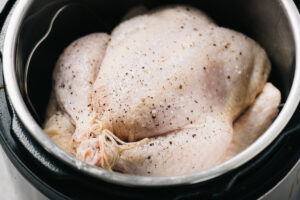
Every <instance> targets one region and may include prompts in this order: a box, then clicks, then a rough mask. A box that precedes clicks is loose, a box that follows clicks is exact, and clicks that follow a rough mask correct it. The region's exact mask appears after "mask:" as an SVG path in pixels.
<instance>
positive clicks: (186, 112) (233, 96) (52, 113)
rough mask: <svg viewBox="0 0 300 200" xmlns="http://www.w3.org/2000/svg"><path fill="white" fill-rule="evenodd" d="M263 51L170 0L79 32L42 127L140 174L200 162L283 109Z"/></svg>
mask: <svg viewBox="0 0 300 200" xmlns="http://www.w3.org/2000/svg"><path fill="white" fill-rule="evenodd" d="M270 69H271V67H270V62H269V60H268V58H267V55H266V53H265V51H264V50H263V49H262V48H261V47H260V46H259V45H258V44H257V43H255V42H254V41H253V40H251V39H249V38H248V37H246V36H245V35H243V34H241V33H237V32H235V31H232V30H229V29H226V28H221V27H218V26H217V25H216V24H215V23H214V22H213V21H212V20H211V19H210V18H209V17H207V16H206V15H205V14H204V13H202V12H200V11H199V10H196V9H194V8H191V7H187V6H173V7H164V8H161V9H158V10H155V11H151V12H148V13H147V14H143V15H139V16H135V17H132V18H131V19H128V20H127V21H124V22H122V23H121V24H120V25H119V26H117V27H116V28H115V29H114V30H113V32H112V34H111V35H110V36H109V35H107V34H105V33H96V34H91V35H88V36H85V37H83V38H80V39H78V40H77V41H75V42H73V43H72V44H71V45H70V46H69V47H68V48H67V49H66V50H65V51H64V52H63V54H62V55H61V57H60V58H59V60H58V62H57V64H56V67H55V70H54V73H53V80H54V82H53V92H52V96H51V100H50V103H49V106H48V111H47V120H46V123H45V129H44V130H45V132H46V133H47V134H48V135H49V136H50V137H51V138H52V139H53V140H54V141H55V142H56V143H57V144H58V145H60V146H61V147H62V148H63V149H65V150H66V151H68V152H69V153H71V154H73V155H75V156H77V157H78V158H79V159H81V160H83V161H86V162H88V163H90V164H93V165H97V166H100V167H103V168H105V169H108V170H116V171H119V172H123V173H130V174H135V175H143V176H175V175H183V174H187V173H191V172H196V171H200V170H203V169H206V168H209V167H212V166H214V165H217V164H219V163H221V162H223V161H225V160H227V159H229V158H231V157H232V156H235V155H236V154H238V153H239V152H241V151H242V150H244V149H245V148H247V147H248V146H249V145H250V144H251V143H253V142H254V141H255V140H256V139H257V138H258V137H259V136H260V135H261V134H262V133H263V132H264V131H265V130H266V129H267V128H268V126H269V125H270V124H271V123H272V121H273V119H274V118H275V117H276V115H277V112H278V105H279V103H280V92H279V91H278V90H277V89H276V88H275V87H274V86H273V85H272V84H271V83H266V81H267V78H268V76H269V73H270Z"/></svg>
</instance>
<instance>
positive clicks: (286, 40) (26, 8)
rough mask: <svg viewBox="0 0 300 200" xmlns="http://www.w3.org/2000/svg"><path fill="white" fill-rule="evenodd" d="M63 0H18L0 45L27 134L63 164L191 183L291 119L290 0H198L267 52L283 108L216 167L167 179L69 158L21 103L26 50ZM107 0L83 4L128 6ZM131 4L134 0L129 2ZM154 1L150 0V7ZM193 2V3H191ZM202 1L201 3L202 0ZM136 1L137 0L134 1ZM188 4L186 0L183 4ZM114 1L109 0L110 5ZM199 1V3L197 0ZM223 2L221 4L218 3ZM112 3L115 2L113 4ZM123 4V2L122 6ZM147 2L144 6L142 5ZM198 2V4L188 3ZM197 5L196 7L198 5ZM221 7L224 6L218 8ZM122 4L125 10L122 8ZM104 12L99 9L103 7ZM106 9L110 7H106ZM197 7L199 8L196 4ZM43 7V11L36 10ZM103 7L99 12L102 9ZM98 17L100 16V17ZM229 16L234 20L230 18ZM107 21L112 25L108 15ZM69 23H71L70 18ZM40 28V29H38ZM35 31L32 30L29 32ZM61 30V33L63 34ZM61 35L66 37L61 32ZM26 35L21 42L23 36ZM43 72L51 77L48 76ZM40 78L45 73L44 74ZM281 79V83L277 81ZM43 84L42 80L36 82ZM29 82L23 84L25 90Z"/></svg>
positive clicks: (145, 180) (293, 13)
mask: <svg viewBox="0 0 300 200" xmlns="http://www.w3.org/2000/svg"><path fill="white" fill-rule="evenodd" d="M65 2H66V1H63V0H61V1H59V0H52V1H45V0H44V1H34V0H22V1H19V3H18V5H17V6H16V8H15V11H14V13H13V16H12V18H11V21H10V23H9V26H8V29H7V34H6V38H5V44H4V48H3V64H4V77H5V83H6V86H7V88H8V95H9V98H10V100H11V102H12V104H13V107H14V108H15V110H16V112H17V114H18V116H19V117H20V119H21V121H22V122H23V123H24V125H25V127H26V128H27V129H28V130H29V131H30V132H31V134H32V135H33V136H34V138H35V139H36V140H37V141H38V142H39V143H40V144H41V145H42V146H43V147H44V148H45V149H46V150H48V151H49V152H50V153H51V154H53V155H54V156H56V157H58V158H59V159H61V160H63V161H64V162H65V163H67V164H69V165H70V166H73V167H74V168H77V169H80V170H82V171H84V172H86V173H88V174H91V175H93V176H95V177H98V178H99V179H102V180H105V181H108V182H112V183H118V184H123V185H131V186H137V185H138V186H141V185H143V186H158V185H179V184H192V183H197V182H201V181H205V180H208V179H211V178H213V177H216V176H219V175H221V174H224V173H226V172H228V171H230V170H232V169H235V168H237V167H239V166H241V165H242V164H244V163H246V162H247V161H249V160H250V159H251V158H253V157H255V156H256V155H257V154H258V153H260V152H261V151H262V150H263V149H265V148H266V147H267V146H268V145H269V144H270V143H271V142H272V141H273V140H274V139H275V138H276V137H277V136H278V135H279V134H280V132H281V131H282V129H283V128H284V127H285V125H286V124H287V122H288V121H289V119H290V118H291V117H292V115H293V113H294V111H295V109H296V107H297V105H298V104H299V99H300V90H299V88H300V62H299V59H300V18H299V14H298V11H297V8H296V7H295V5H294V3H293V1H292V0H265V1H260V0H249V1H239V0H232V1H226V5H225V3H222V2H220V1H203V2H206V3H203V5H202V6H204V7H203V9H204V10H205V8H210V7H213V6H214V5H216V2H217V3H220V4H222V6H219V7H221V8H222V9H219V10H217V11H218V12H213V11H212V10H210V9H208V10H207V11H210V12H212V13H209V14H210V15H211V16H212V17H213V18H216V20H217V22H219V21H220V22H221V20H219V21H218V19H223V20H224V22H222V23H223V24H221V25H223V26H230V27H232V28H233V29H239V31H242V32H244V33H245V34H247V35H249V36H250V37H252V38H254V39H255V40H256V41H258V42H259V43H260V44H261V45H262V46H263V47H264V48H265V49H266V51H267V52H268V54H269V56H270V58H271V61H272V63H273V69H274V71H275V72H277V74H279V75H280V76H275V77H273V78H274V79H275V80H276V81H278V82H276V83H277V85H278V86H279V88H280V89H281V92H282V94H283V98H284V101H285V102H284V103H285V105H284V107H283V108H282V110H281V112H280V114H279V116H278V117H277V119H276V120H275V121H274V123H273V124H272V126H271V127H270V128H269V129H268V130H267V131H266V132H265V133H264V135H263V136H262V137H260V138H259V139H258V140H257V141H256V142H255V143H254V144H252V145H251V146H250V147H249V148H247V149H246V150H245V151H244V152H242V153H240V154H239V155H237V156H236V157H234V158H232V159H230V160H228V161H227V162H225V163H222V164H220V165H218V166H216V167H213V168H210V169H207V170H204V171H201V172H198V173H194V174H190V175H185V176H177V177H168V178H149V177H137V176H131V175H124V174H119V173H115V172H108V171H105V170H103V169H100V168H96V167H93V166H90V165H88V164H86V163H83V162H81V161H79V160H77V159H76V158H74V157H72V156H70V155H69V154H67V153H66V152H64V151H63V150H62V149H60V148H59V147H58V146H57V145H55V144H54V143H53V142H52V141H51V140H50V139H49V138H48V137H47V136H46V135H45V134H44V133H43V131H42V129H41V127H40V126H39V125H38V124H37V123H36V121H35V120H34V119H33V117H32V115H31V113H30V112H29V110H28V109H27V107H26V104H25V101H24V99H23V97H24V96H22V95H24V85H23V83H24V81H23V80H24V68H25V65H24V64H25V63H26V60H27V58H28V56H29V53H30V52H31V50H32V49H33V47H34V44H36V43H37V42H38V40H39V39H40V38H41V37H42V35H43V34H44V33H45V30H47V26H48V25H49V21H51V18H52V16H53V15H54V13H55V12H56V11H57V10H58V9H59V8H60V7H61V5H64V4H65ZM105 2H106V1H95V0H87V1H85V2H84V3H85V5H86V6H89V7H90V9H92V10H93V9H94V10H98V11H97V13H99V15H100V13H112V12H113V9H125V8H126V5H127V4H124V3H123V4H122V3H120V5H119V6H118V7H116V8H113V7H112V6H110V7H105V5H107V4H108V3H107V2H106V4H105ZM132 2H135V1H132ZM154 2H156V3H157V2H158V1H153V2H152V1H151V3H153V5H155V3H154ZM192 2H194V3H195V1H192ZM201 2H202V1H201ZM137 3H138V1H136V4H137ZM185 3H187V2H185ZM112 4H113V3H112ZM199 4H200V3H199ZM223 4H224V5H223ZM114 5H115V4H114ZM127 6H128V5H127ZM146 6H147V5H146ZM193 6H197V5H193ZM200 6H201V5H199V6H198V7H200ZM223 6H225V7H223ZM123 7H124V8H123ZM104 8H105V9H107V10H103V9H104ZM109 9H111V10H109ZM201 9H202V7H201ZM41 10H43V11H44V12H40V11H41ZM101 11H103V12H101ZM99 17H101V16H99ZM233 19H234V20H233ZM111 21H112V22H111V23H113V24H114V23H116V21H114V19H111ZM70 23H71V22H70ZM37 27H39V28H37ZM33 29H34V30H35V34H32V30H33ZM63 34H64V33H61V37H62V38H63V36H64V35H63ZM65 37H66V36H65ZM24 38H26V40H25V39H24ZM48 76H51V75H50V74H48ZM43 78H44V77H43ZM280 79H282V80H281V81H279V80H280ZM41 84H45V83H41ZM29 87H30V85H28V88H29Z"/></svg>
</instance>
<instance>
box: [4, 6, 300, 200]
mask: <svg viewBox="0 0 300 200" xmlns="http://www.w3.org/2000/svg"><path fill="white" fill-rule="evenodd" d="M75 4H76V5H80V6H77V7H76V9H72V10H66V11H65V12H64V13H63V14H61V13H60V10H61V9H62V8H65V7H66V6H69V5H75ZM169 4H185V5H191V6H194V7H197V8H199V9H201V10H204V11H205V12H206V13H207V14H208V15H209V16H211V17H212V18H213V19H214V20H215V21H216V22H217V24H219V25H221V26H224V27H229V28H231V29H234V30H237V31H240V32H242V33H244V34H246V35H248V36H249V37H251V38H253V39H255V40H256V41H257V42H258V43H259V44H260V45H262V46H263V47H264V49H265V50H266V52H267V54H268V55H269V57H270V60H271V63H272V72H271V76H270V81H271V82H272V83H273V84H274V85H275V86H276V87H277V88H279V89H280V91H281V94H282V104H281V107H280V112H279V114H278V116H277V118H276V119H275V120H274V122H273V123H272V125H271V126H270V127H269V128H268V130H267V131H265V133H264V134H263V135H262V136H261V137H260V138H258V139H257V141H255V142H254V143H253V144H252V145H251V146H250V147H248V148H247V149H246V150H244V151H243V152H242V153H240V154H238V155H237V156H235V157H234V158H232V159H230V160H228V161H226V162H224V163H222V164H220V165H218V166H215V167H212V168H210V169H206V170H203V171H200V172H197V173H192V174H188V175H184V176H174V177H140V176H134V175H127V174H121V173H117V172H109V171H106V170H103V169H101V168H97V167H94V166H91V165H88V164H86V163H84V162H82V161H80V160H78V159H76V158H74V157H72V156H71V155H69V154H68V153H66V152H65V151H63V150H62V149H61V148H59V147H58V146H57V145H56V144H55V143H54V142H52V141H51V140H50V139H49V138H48V136H47V135H46V134H44V132H43V131H42V123H43V118H44V115H45V109H46V106H47V103H48V100H49V96H50V91H51V76H52V70H53V68H54V65H55V62H56V60H57V58H58V56H59V54H60V53H61V52H62V51H63V49H64V48H65V47H66V46H67V45H68V44H70V43H71V42H72V41H73V40H75V39H77V38H79V37H81V36H83V35H86V34H89V33H92V32H110V31H111V30H112V29H113V27H115V26H116V25H117V24H118V23H119V22H120V21H121V19H122V18H123V16H124V15H125V13H126V12H128V10H130V9H131V8H134V7H136V6H143V7H145V8H147V9H152V8H156V7H159V6H162V5H169ZM297 6H298V7H299V6H300V1H292V0H247V1H240V0H226V1H218V0H210V1H208V0H186V1H180V0H151V1H149V0H110V1H106V0H85V1H80V0H17V1H14V0H8V1H7V3H6V5H5V7H4V9H3V10H2V11H1V14H0V27H1V29H2V31H1V36H0V51H1V62H0V69H1V70H0V73H1V74H0V84H1V85H3V86H4V88H2V89H0V116H1V117H0V143H1V146H2V148H3V150H4V154H3V155H4V157H5V158H6V160H7V164H8V165H9V166H10V167H9V168H10V169H11V171H12V173H17V174H19V176H18V177H19V178H18V181H16V182H21V183H22V184H23V186H22V184H18V187H19V188H20V190H21V189H22V188H26V187H25V185H26V184H31V185H32V186H34V188H35V189H34V190H32V192H29V193H28V192H27V193H26V194H25V192H24V196H23V197H24V199H26V195H27V198H28V199H33V197H32V195H36V197H37V199H41V198H42V196H43V198H46V197H47V198H50V199H178V200H179V199H258V198H261V199H300V161H299V158H300V107H299V100H300V14H299V11H298V9H297ZM299 8H300V7H299ZM87 12H90V13H89V14H88V13H87ZM91 13H92V17H91ZM58 18H59V20H58ZM42 38H44V40H43V43H41V39H42ZM37 44H40V45H39V46H38V48H39V51H38V53H35V54H34V56H33V55H32V52H33V51H34V49H35V48H37ZM29 59H30V68H28V62H29ZM25 76H28V77H26V78H25ZM27 79H28V81H25V80H27ZM34 193H35V194H34ZM30 195H31V196H30Z"/></svg>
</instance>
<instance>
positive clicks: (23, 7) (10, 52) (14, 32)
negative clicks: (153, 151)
mask: <svg viewBox="0 0 300 200" xmlns="http://www.w3.org/2000/svg"><path fill="white" fill-rule="evenodd" d="M33 1H34V0H22V1H18V2H17V5H16V7H15V9H14V11H13V13H12V17H11V19H10V21H9V23H8V28H7V32H6V34H5V40H4V46H3V74H4V81H5V87H6V91H7V93H8V96H9V99H10V101H11V103H12V105H13V107H14V109H15V111H16V113H17V115H18V117H19V118H20V120H21V121H22V123H23V124H24V126H25V127H26V129H27V130H28V131H29V132H30V133H31V135H32V136H33V137H34V138H35V139H36V140H37V141H38V142H39V144H40V145H41V146H43V147H44V149H45V150H46V151H47V152H49V153H50V154H51V155H53V156H55V157H57V158H58V159H60V160H62V161H64V162H65V163H66V164H68V165H69V166H72V167H73V168H75V169H77V170H81V171H83V172H85V173H87V174H89V175H92V176H94V177H96V178H99V179H101V180H103V181H106V182H110V183H114V184H120V185H125V186H144V187H150V186H151V187H153V186H172V185H186V184H194V183H199V182H203V181H206V180H209V179H212V178H215V177H217V176H220V175H222V174H225V173H227V172H229V171H231V170H233V169H236V168H238V167H240V166H241V165H243V164H245V163H246V162H248V161H249V160H251V159H252V158H254V157H255V156H256V155H258V154H259V153H260V152H262V151H263V150H264V149H265V148H266V147H267V146H268V145H270V144H271V143H272V141H274V139H275V138H276V137H277V136H278V135H279V134H280V133H281V131H282V130H283V128H284V127H285V126H286V124H287V123H288V121H289V120H290V118H291V117H292V115H293V113H294V112H295V110H296V108H297V106H298V104H299V101H300V89H299V88H300V61H299V60H300V15H299V12H298V10H297V8H296V6H295V4H294V2H293V1H292V0H281V2H280V3H281V5H282V9H283V10H284V12H285V13H286V15H287V16H288V19H289V23H290V25H291V27H292V35H293V37H294V42H295V58H298V59H296V61H295V74H294V80H293V84H292V87H291V90H290V92H289V95H288V98H287V100H286V103H285V105H284V106H283V108H282V110H281V112H280V113H279V115H278V116H277V118H276V119H275V121H274V122H273V123H272V125H271V126H270V127H269V128H268V130H267V131H265V133H264V134H263V135H261V136H260V137H259V138H258V139H257V140H256V141H255V142H254V143H253V144H252V145H250V146H249V147H248V148H247V149H245V150H244V151H243V152H241V153H240V154H238V155H236V156H235V157H233V158H231V159H230V160H228V161H226V162H223V163H221V164H219V165H217V166H215V167H212V168H209V169H206V170H203V171H200V172H195V173H191V174H188V175H183V176H173V177H142V176H135V175H128V174H120V173H117V172H109V171H106V170H104V169H101V168H99V167H95V166H92V165H89V164H87V163H84V162H82V161H80V160H78V159H77V158H75V157H73V156H71V155H70V154H68V153H67V152H65V151H64V150H63V149H61V148H60V147H58V146H57V145H56V144H55V143H54V142H53V141H52V140H51V139H50V138H49V137H48V136H47V135H46V134H45V133H44V132H43V130H42V128H41V127H40V126H39V125H38V124H37V122H36V121H35V120H34V118H33V117H32V115H31V114H30V112H29V110H28V109H27V107H26V104H25V102H24V100H23V98H22V95H21V92H20V89H19V87H18V83H17V78H16V71H15V52H16V44H17V40H18V34H19V31H20V28H21V24H22V21H23V18H24V17H25V14H26V12H27V10H28V9H29V7H30V5H31V4H32V2H33Z"/></svg>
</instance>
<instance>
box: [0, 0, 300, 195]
mask: <svg viewBox="0 0 300 200" xmlns="http://www.w3.org/2000/svg"><path fill="white" fill-rule="evenodd" d="M298 2H299V1H298ZM13 4H14V2H13V1H9V4H8V5H7V6H6V8H5V10H4V11H3V12H2V13H1V15H0V17H1V19H0V22H3V21H4V18H6V17H7V16H8V14H9V11H11V8H12V6H13ZM0 25H3V24H0ZM2 77H3V75H2V61H1V63H0V84H4V83H3V79H2ZM6 90H9V88H6ZM6 90H4V89H1V90H0V116H1V120H0V143H1V145H2V147H3V149H4V151H5V153H6V154H7V156H8V157H9V159H10V161H11V162H12V163H13V165H14V166H15V167H16V168H17V169H18V170H19V172H20V173H21V174H22V175H23V176H24V177H25V178H26V179H27V180H28V181H30V182H31V183H32V184H33V185H34V186H35V187H36V188H37V189H38V190H40V191H41V192H42V193H43V194H45V195H46V196H47V197H49V198H50V199H96V198H97V199H121V198H122V199H256V198H258V197H260V196H262V195H263V194H265V193H266V192H267V191H269V190H270V189H272V188H273V187H274V186H275V185H276V184H277V183H278V182H279V181H280V180H282V179H283V178H284V176H285V175H286V174H287V173H288V172H289V171H290V169H291V168H292V167H293V166H294V165H295V164H296V163H297V161H298V160H299V158H300V123H299V119H300V108H299V106H298V109H297V111H296V112H295V114H294V116H293V118H292V119H291V120H290V122H289V124H288V125H287V126H286V128H285V129H284V131H282V133H281V134H280V136H279V137H278V138H277V139H276V140H275V141H274V142H273V143H272V144H271V145H270V146H269V147H268V148H267V149H265V150H264V151H263V152H262V153H261V154H259V155H258V156H256V157H255V159H253V160H251V161H250V162H248V163H246V164H245V165H243V166H241V167H240V168H238V169H235V170H233V171H231V172H229V173H226V174H224V175H222V176H220V177H217V178H214V179H212V180H209V181H206V182H202V183H198V184H192V185H185V186H169V187H168V186H165V187H150V188H149V187H126V186H120V185H116V184H111V183H107V182H104V181H101V180H99V179H97V178H95V177H92V176H89V175H87V174H85V173H82V172H81V171H79V170H75V169H74V168H72V167H70V166H68V165H66V164H65V163H64V162H62V161H61V160H59V159H57V158H55V157H54V156H52V155H51V154H50V153H48V152H47V151H46V150H45V149H44V148H43V147H42V146H41V145H40V144H39V143H38V142H36V140H35V139H34V138H33V137H32V136H31V134H30V133H29V132H28V131H27V130H26V128H25V127H24V126H23V125H22V123H21V122H20V120H19V119H18V117H17V115H16V113H15V111H14V109H13V107H12V105H11V104H10V102H9V100H8V97H7V93H6Z"/></svg>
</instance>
